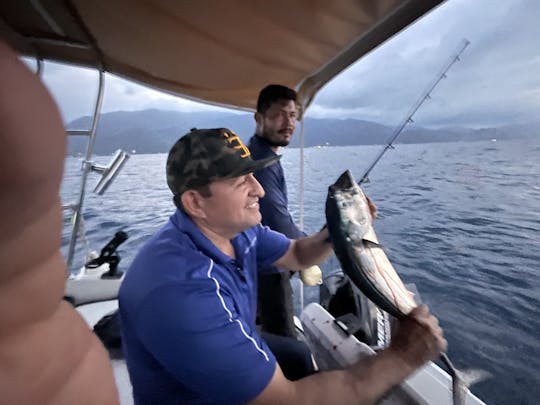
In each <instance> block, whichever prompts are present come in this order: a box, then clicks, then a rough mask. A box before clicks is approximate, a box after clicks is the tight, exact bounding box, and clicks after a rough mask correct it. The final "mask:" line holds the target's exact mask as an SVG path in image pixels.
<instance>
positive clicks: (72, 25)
mask: <svg viewBox="0 0 540 405" xmlns="http://www.w3.org/2000/svg"><path fill="white" fill-rule="evenodd" d="M440 3H442V0H388V1H384V2H373V1H369V0H356V1H353V0H344V1H337V2H320V1H308V0H305V1H293V2H291V1H285V0H275V1H273V2H263V1H242V0H232V1H226V2H225V1H221V0H206V1H198V2H195V1H177V2H170V1H164V0H156V1H152V2H144V1H134V2H133V1H126V0H109V1H93V2H90V1H84V0H70V1H63V0H49V1H46V2H45V1H43V2H40V1H36V0H20V1H15V0H10V1H6V2H3V3H2V6H1V7H0V9H1V12H2V18H1V19H0V33H1V35H2V38H3V39H4V40H5V41H6V42H7V43H8V44H10V45H11V46H12V47H13V48H14V49H15V50H16V51H18V52H19V53H20V54H21V55H24V56H27V57H33V58H35V59H36V60H37V65H38V69H37V71H38V74H39V72H40V71H41V65H42V61H43V60H48V61H57V62H62V63H67V64H72V65H76V66H83V67H88V68H93V69H96V70H97V71H98V72H99V86H98V88H99V90H98V96H97V98H96V105H95V108H94V116H93V120H92V124H91V127H90V128H89V129H85V130H70V131H67V132H68V135H70V136H84V137H86V139H87V141H88V142H87V149H86V154H85V156H84V162H85V164H84V165H83V170H82V175H81V186H80V192H79V196H78V200H77V201H76V202H74V203H73V204H68V205H66V206H65V209H66V212H67V214H68V215H69V216H70V217H71V223H72V224H73V226H72V230H71V238H70V242H69V250H68V253H67V255H66V261H67V263H68V265H69V266H70V267H71V271H72V273H71V276H70V277H69V278H68V279H67V280H66V289H65V299H66V300H68V301H69V302H71V304H72V305H73V306H74V307H76V309H77V310H78V311H79V313H80V314H81V315H82V316H83V318H84V319H85V321H86V322H87V323H88V325H89V327H91V328H95V327H96V326H97V325H100V322H101V325H102V324H103V323H104V321H106V320H107V319H110V318H107V316H108V315H110V314H111V312H112V311H114V310H115V309H116V308H117V307H118V303H117V292H118V288H119V285H120V283H121V281H122V276H123V272H122V270H121V269H119V268H118V257H117V255H116V253H115V252H116V249H117V247H118V246H119V245H120V244H121V243H122V241H123V240H125V237H126V235H118V234H117V235H115V236H114V237H113V239H112V240H111V242H110V243H108V244H107V245H106V246H105V247H104V248H103V249H102V250H101V253H100V254H99V255H94V256H93V257H91V258H88V260H85V261H86V265H85V266H84V267H83V268H82V269H74V268H73V263H74V255H75V253H76V246H77V241H78V237H79V233H80V230H81V226H82V221H81V217H82V213H83V210H84V200H85V196H86V182H87V179H88V177H89V176H90V173H92V172H97V173H98V174H100V175H101V176H102V177H101V180H100V181H99V183H98V186H97V187H96V189H95V190H94V191H95V192H96V193H98V194H103V193H104V192H105V191H106V189H107V187H108V185H109V184H110V183H111V182H112V181H114V178H115V176H116V174H117V173H118V172H119V170H121V168H122V166H123V165H124V163H125V162H126V160H127V159H128V158H129V155H128V154H127V153H126V152H123V151H119V152H118V153H117V154H116V155H115V156H114V157H113V158H112V160H111V162H110V164H109V165H107V166H101V165H98V164H95V163H94V162H93V158H92V156H93V145H94V143H95V138H96V129H97V124H98V121H99V113H100V109H101V103H102V99H103V90H104V73H105V72H108V73H112V74H115V75H117V76H120V77H123V78H126V79H128V80H131V81H134V82H138V83H142V84H144V85H146V86H149V87H152V88H155V89H158V90H161V91H164V92H168V93H171V94H174V95H177V96H181V97H184V98H188V99H191V100H196V101H201V102H205V103H209V104H213V105H219V106H224V107H230V108H236V109H246V110H253V108H254V106H255V103H256V96H257V94H258V91H259V90H260V89H261V88H262V87H264V86H265V85H266V84H268V81H269V80H271V81H272V82H275V83H280V84H284V85H287V86H289V87H291V88H294V89H296V90H297V92H298V101H299V104H300V107H301V108H300V111H301V112H304V111H306V109H307V108H309V105H310V104H311V102H312V100H313V98H314V97H315V95H316V94H317V92H318V91H319V90H320V89H321V88H322V87H323V86H324V85H325V84H326V83H327V82H328V81H330V80H331V79H332V78H333V77H335V76H336V75H337V74H339V73H340V72H342V71H343V70H344V69H346V68H347V67H348V66H350V65H351V64H352V63H354V62H356V61H357V60H359V59H361V58H362V57H363V56H364V55H366V54H367V53H369V52H370V51H371V50H373V49H374V48H376V47H378V46H380V45H381V44H383V43H384V42H385V41H386V40H388V39H389V38H390V37H392V36H393V35H395V34H397V33H398V32H400V31H401V30H403V29H405V28H406V27H407V26H409V25H411V24H412V23H414V22H415V21H416V20H417V19H418V18H421V17H422V16H423V15H424V14H426V13H428V12H429V11H430V10H432V9H433V8H435V7H437V6H438V5H439V4H440ZM276 43H277V44H279V46H275V44H276ZM390 327H391V324H390V321H389V318H388V316H387V315H386V314H384V313H383V312H381V311H380V310H378V309H377V308H375V307H374V305H373V304H371V303H370V302H369V301H368V300H367V299H366V298H365V297H364V296H363V295H362V294H361V293H360V291H359V290H358V289H357V288H355V286H354V285H353V284H352V283H351V282H350V281H349V280H348V279H347V277H346V276H344V275H343V273H342V272H340V271H339V270H338V271H337V272H336V273H333V274H331V275H329V276H327V277H326V279H325V281H324V283H323V285H322V286H321V302H320V303H318V304H316V303H313V304H310V305H308V306H307V307H306V308H304V310H303V312H302V315H301V316H300V318H299V319H298V331H299V335H300V336H301V337H302V338H303V339H305V340H306V342H307V343H308V344H309V345H310V347H311V349H312V351H313V353H314V356H315V358H316V361H317V363H318V365H319V367H320V368H321V369H333V368H339V367H345V366H347V365H349V364H352V363H353V362H354V361H356V360H357V359H359V358H361V357H362V356H367V355H372V354H373V353H374V352H376V350H378V349H380V348H381V347H384V346H385V345H387V344H388V341H389V339H390ZM111 363H112V366H113V370H114V373H115V378H116V383H117V387H118V390H119V393H120V400H121V403H122V404H125V405H127V404H131V403H133V400H132V396H131V386H130V382H129V376H128V374H127V370H126V367H125V362H124V360H123V359H122V358H121V356H120V357H119V358H117V357H115V356H114V355H113V354H112V352H111ZM466 402H467V404H482V403H483V402H482V401H481V400H480V399H479V398H477V397H476V396H474V395H473V394H472V393H470V392H469V393H468V394H467V399H466ZM381 403H388V404H390V403H392V404H394V403H396V404H449V403H451V378H450V375H449V374H448V373H447V372H446V371H444V370H443V369H441V368H440V367H439V366H437V365H436V364H435V363H428V364H427V365H426V366H425V367H423V368H422V369H421V370H419V371H418V372H417V373H415V374H414V375H413V376H411V377H410V378H409V379H407V380H406V381H405V382H404V383H402V384H401V385H400V386H398V387H396V388H395V389H394V390H392V391H391V392H390V393H388V395H387V396H385V397H384V398H383V399H382V400H381Z"/></svg>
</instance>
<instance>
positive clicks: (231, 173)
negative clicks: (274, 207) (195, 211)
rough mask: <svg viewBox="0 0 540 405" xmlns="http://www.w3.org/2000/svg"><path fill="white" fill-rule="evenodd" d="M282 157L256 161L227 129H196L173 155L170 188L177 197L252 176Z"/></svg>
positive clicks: (183, 138)
mask: <svg viewBox="0 0 540 405" xmlns="http://www.w3.org/2000/svg"><path fill="white" fill-rule="evenodd" d="M280 157H281V156H271V157H269V158H266V159H261V160H253V159H252V158H251V152H250V151H249V149H248V147H247V146H246V145H245V144H244V143H243V142H242V140H241V139H240V138H239V137H238V135H236V134H235V133H234V132H233V131H231V130H230V129H227V128H214V129H195V128H194V129H192V130H191V132H188V133H187V134H186V135H184V136H183V137H181V138H180V139H179V140H178V141H176V143H175V144H174V145H173V147H172V148H171V150H170V151H169V157H168V158H167V184H168V185H169V188H170V189H171V191H172V192H173V194H175V195H180V194H182V193H183V192H184V191H186V190H188V189H191V188H198V187H202V186H205V185H207V184H210V183H211V182H213V181H215V180H220V179H228V178H232V177H238V176H242V175H244V174H248V173H251V172H253V171H255V170H257V169H261V168H263V167H267V166H270V165H271V164H272V163H274V162H276V161H277V160H278V159H279V158H280Z"/></svg>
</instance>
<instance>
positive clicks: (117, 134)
mask: <svg viewBox="0 0 540 405" xmlns="http://www.w3.org/2000/svg"><path fill="white" fill-rule="evenodd" d="M91 122H92V118H91V117H89V116H85V117H81V118H78V119H76V120H73V121H71V122H69V123H68V124H67V128H68V129H89V128H90V126H91ZM217 127H227V128H230V129H232V130H233V131H235V132H236V133H237V134H238V135H239V136H240V137H241V138H242V139H243V140H244V141H245V142H247V141H248V139H249V138H250V137H251V135H252V134H253V132H254V129H255V122H254V119H253V114H250V113H228V112H178V111H163V110H142V111H115V112H110V113H105V114H101V116H100V119H99V123H98V128H97V136H96V142H95V146H94V153H96V154H98V155H107V154H110V153H113V152H114V151H115V150H117V149H124V150H127V151H128V152H132V153H133V152H136V153H166V152H168V151H169V149H170V147H171V145H172V144H173V143H174V142H175V141H176V140H177V139H178V138H179V137H180V136H181V135H183V134H185V133H186V132H188V131H189V130H190V129H191V128H217ZM394 131H395V128H394V127H392V126H388V125H382V124H379V123H375V122H370V121H363V120H357V119H330V118H310V117H307V118H306V119H305V120H304V134H305V137H304V138H305V140H304V145H305V146H306V147H312V146H317V145H333V146H334V145H339V146H345V145H374V144H384V143H386V142H388V140H389V138H390V137H391V135H392V134H393V133H394ZM539 132H540V122H537V123H529V124H523V125H513V126H502V127H496V128H482V129H472V128H464V127H445V128H438V129H430V128H424V127H421V126H417V125H415V124H410V125H408V126H407V127H405V130H404V131H403V133H402V134H401V135H400V137H399V138H398V140H397V142H398V143H426V142H453V141H479V140H489V139H493V138H496V139H498V140H502V139H512V138H532V137H536V136H538V135H537V134H538V133H539ZM299 133H300V124H298V125H297V129H296V132H295V135H294V136H293V139H292V142H291V144H290V147H298V146H299V144H300V136H299ZM85 150H86V139H85V138H84V137H82V136H73V137H70V138H69V144H68V153H69V154H71V155H77V154H81V153H84V152H85Z"/></svg>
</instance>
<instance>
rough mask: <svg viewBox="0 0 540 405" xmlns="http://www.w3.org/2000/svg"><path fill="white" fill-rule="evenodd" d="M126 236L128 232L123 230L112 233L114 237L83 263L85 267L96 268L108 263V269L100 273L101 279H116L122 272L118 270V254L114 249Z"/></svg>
mask: <svg viewBox="0 0 540 405" xmlns="http://www.w3.org/2000/svg"><path fill="white" fill-rule="evenodd" d="M127 238H128V234H127V233H126V232H124V231H118V232H116V233H115V234H114V237H113V238H112V239H111V240H110V241H109V243H107V244H106V245H105V246H104V247H103V249H101V253H100V255H99V256H98V257H96V258H95V259H92V260H89V261H88V262H86V264H85V265H84V267H85V268H87V269H96V268H98V267H100V266H102V265H103V264H108V265H109V271H106V272H105V273H103V274H102V275H101V278H102V279H118V278H121V277H122V275H123V274H124V273H123V272H121V271H118V263H120V260H121V258H120V255H118V253H117V251H116V249H118V246H120V245H121V244H122V243H124V242H125V241H126V240H127Z"/></svg>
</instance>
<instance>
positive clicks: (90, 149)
mask: <svg viewBox="0 0 540 405" xmlns="http://www.w3.org/2000/svg"><path fill="white" fill-rule="evenodd" d="M104 80H105V78H104V73H103V70H100V71H99V89H98V94H97V99H96V104H95V107H94V117H93V119H92V127H91V129H90V136H89V138H88V144H87V147H86V156H85V158H84V161H83V167H82V171H83V172H82V175H81V187H80V191H79V201H78V203H77V204H76V209H75V210H74V212H73V227H72V230H71V239H70V240H69V250H68V255H67V267H68V271H70V270H71V266H72V264H73V257H74V255H75V247H76V245H77V236H78V233H79V228H80V226H81V214H82V206H83V201H84V195H85V192H86V180H87V177H88V173H89V172H90V170H91V168H92V162H91V161H90V159H91V158H92V154H93V153H94V143H95V140H96V130H97V125H98V122H99V115H100V111H101V103H102V101H103V88H104Z"/></svg>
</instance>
